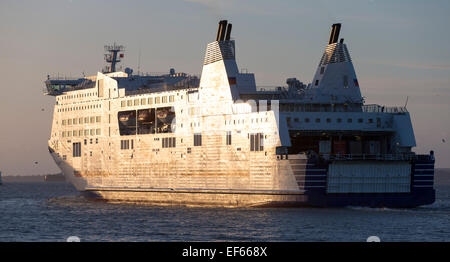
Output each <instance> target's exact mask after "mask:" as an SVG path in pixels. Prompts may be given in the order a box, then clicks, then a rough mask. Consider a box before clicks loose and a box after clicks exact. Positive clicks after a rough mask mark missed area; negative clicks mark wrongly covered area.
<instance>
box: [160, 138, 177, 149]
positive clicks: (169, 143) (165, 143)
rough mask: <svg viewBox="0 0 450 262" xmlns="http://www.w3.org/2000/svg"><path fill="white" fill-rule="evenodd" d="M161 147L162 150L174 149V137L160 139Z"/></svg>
mask: <svg viewBox="0 0 450 262" xmlns="http://www.w3.org/2000/svg"><path fill="white" fill-rule="evenodd" d="M162 147H163V148H169V147H176V139H175V137H164V138H163V139H162Z"/></svg>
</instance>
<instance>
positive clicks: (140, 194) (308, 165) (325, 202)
mask: <svg viewBox="0 0 450 262" xmlns="http://www.w3.org/2000/svg"><path fill="white" fill-rule="evenodd" d="M52 155H53V156H54V158H55V161H56V163H57V164H58V165H59V166H60V168H61V169H62V170H63V173H64V174H65V176H66V178H67V180H68V181H70V182H72V184H73V185H74V186H75V187H76V188H77V189H78V190H79V191H80V192H81V193H82V195H83V196H84V197H86V198H88V199H91V200H104V201H110V202H126V203H138V204H149V205H163V206H201V207H345V206H360V207H388V208H412V207H417V206H422V205H429V204H432V203H433V202H434V201H435V190H434V188H433V180H434V159H433V158H432V157H431V156H428V155H426V156H419V158H418V159H415V160H413V161H344V162H336V161H334V162H332V161H329V162H318V161H315V160H311V159H298V157H296V156H289V157H288V158H287V159H282V160H280V159H278V160H277V161H275V162H274V167H275V168H272V170H273V172H272V173H268V174H267V176H268V179H266V183H265V184H266V187H265V188H262V186H261V184H257V183H256V182H255V181H257V177H256V176H254V177H251V175H249V177H246V176H242V175H240V176H233V175H232V174H228V175H227V174H225V175H222V174H216V175H215V176H214V175H212V177H209V178H208V177H203V178H201V179H202V180H208V179H210V181H211V179H213V180H214V181H215V182H213V183H211V182H210V183H208V185H205V184H204V183H203V184H202V186H201V187H200V184H198V181H199V180H196V177H194V176H192V175H191V177H189V179H188V180H186V178H181V177H180V176H177V175H173V176H172V177H171V176H170V175H169V176H167V175H166V176H165V177H163V178H162V177H161V176H155V177H151V178H149V177H148V176H147V177H146V178H145V177H139V176H136V175H129V176H115V175H114V174H112V177H113V178H111V176H83V175H82V174H77V173H75V174H74V172H73V169H72V168H71V166H70V165H69V164H67V163H66V162H64V161H61V160H60V159H58V157H57V155H56V154H52ZM342 164H344V165H347V167H348V166H351V167H352V168H356V169H357V170H361V171H364V168H367V166H369V167H371V166H373V167H376V168H377V171H380V166H383V165H384V166H385V167H386V168H391V169H393V170H394V171H392V172H391V173H389V174H387V177H390V178H389V179H391V180H389V181H387V180H386V181H380V180H379V177H380V174H377V176H378V177H377V179H378V180H377V181H375V182H373V181H370V175H368V174H362V173H361V174H358V173H353V174H352V176H353V179H354V181H353V182H352V181H350V182H349V180H348V177H347V178H345V179H347V180H345V179H344V178H339V179H340V180H339V181H341V182H339V183H338V184H337V185H336V183H335V182H336V178H335V177H333V176H336V174H335V173H336V172H335V171H333V168H334V169H336V166H339V165H342ZM405 166H406V167H408V169H407V172H408V174H406V175H405V174H403V177H402V175H401V174H400V173H401V171H396V170H400V169H398V167H402V168H404V167H405ZM395 168H397V169H395ZM366 172H367V171H366ZM403 173H404V172H403ZM358 175H360V176H362V177H363V178H364V179H365V181H369V182H366V184H365V185H364V184H361V181H362V180H361V179H362V178H361V177H359V176H358ZM364 176H366V177H364ZM350 177H351V176H350ZM355 177H356V178H355ZM197 178H198V177H197ZM170 179H171V183H164V182H163V181H166V182H167V181H168V180H170ZM333 179H334V180H333ZM399 179H400V180H399ZM401 179H403V180H401ZM405 180H408V181H407V184H406V186H407V188H405V184H404V183H402V181H403V182H405ZM176 181H178V183H177V182H176ZM187 181H189V182H187ZM195 181H197V187H195V186H193V185H194V184H195ZM221 181H222V183H221ZM223 181H225V183H223ZM249 181H250V182H249ZM274 181H276V182H274ZM355 181H356V182H355ZM392 181H399V182H397V184H398V186H397V187H392ZM333 183H334V184H333ZM371 183H372V184H371ZM189 184H190V185H191V187H186V186H187V185H189ZM224 184H234V185H236V186H235V188H225V187H223V185H224ZM168 185H169V186H168ZM258 185H259V186H258ZM333 186H334V187H333ZM336 186H337V187H336ZM220 187H222V188H220ZM245 187H247V188H245ZM380 187H381V188H384V189H380ZM377 188H378V191H380V192H358V191H376V189H377ZM383 190H384V192H381V191H383ZM387 191H391V192H387ZM395 191H401V192H395Z"/></svg>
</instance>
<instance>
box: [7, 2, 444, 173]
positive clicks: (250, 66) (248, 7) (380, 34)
mask: <svg viewBox="0 0 450 262" xmlns="http://www.w3.org/2000/svg"><path fill="white" fill-rule="evenodd" d="M449 13H450V1H447V0H442V1H437V0H434V1H433V0H431V1H425V0H423V1H418V0H409V1H406V0H386V1H382V0H353V1H352V0H339V1H331V0H314V1H299V0H292V1H288V0H285V1H283V0H280V1H268V0H227V1H216V0H153V1H133V0H128V1H118V0H98V1H96V0H89V1H88V0H54V1H51V0H40V1H31V0H30V1H25V0H13V1H10V0H0V72H1V73H0V74H1V82H0V91H1V93H0V113H1V122H0V171H2V172H3V174H4V175H33V174H47V173H57V172H59V169H58V168H57V166H56V165H55V164H54V163H53V160H52V159H51V157H50V155H49V153H48V150H47V140H48V138H49V136H50V129H51V120H52V114H53V106H54V104H55V98H54V97H51V96H45V95H43V88H44V81H45V79H46V76H47V75H48V74H50V75H60V76H72V77H75V76H82V74H83V73H85V74H86V75H95V74H96V72H97V71H101V69H102V68H103V66H104V61H103V54H104V50H103V47H104V45H105V44H111V43H114V42H116V43H118V44H122V45H124V46H125V48H126V51H125V58H124V59H123V63H122V65H123V67H124V68H125V67H131V68H133V69H134V71H135V72H137V71H138V68H139V71H141V72H168V70H169V68H172V67H173V68H175V69H176V70H177V71H178V72H186V73H191V74H200V73H201V69H202V62H203V58H204V53H205V48H206V45H207V43H209V42H212V41H214V40H215V35H216V30H217V23H218V21H219V20H221V19H227V20H228V21H229V22H231V23H232V24H233V32H232V37H233V38H234V39H235V40H236V60H237V64H238V66H239V68H241V69H246V70H248V72H252V73H255V77H256V84H257V85H260V86H271V85H285V81H286V79H287V78H289V77H296V78H297V79H300V80H301V81H302V82H304V83H309V82H311V80H312V78H313V74H314V72H315V70H316V67H317V65H318V63H319V60H320V58H321V56H322V53H323V51H324V48H325V46H326V44H327V41H328V37H329V32H330V28H331V25H332V24H333V23H342V29H341V34H340V36H341V37H343V38H344V39H345V42H346V43H347V47H348V48H349V51H350V54H351V57H352V60H353V63H354V66H355V70H356V74H357V76H358V82H359V84H360V88H361V92H362V94H363V96H364V97H365V99H366V103H368V104H372V103H376V104H381V105H386V106H404V105H405V103H406V100H408V103H407V108H408V110H409V112H410V114H411V118H412V122H413V127H414V132H415V137H416V142H417V147H415V148H414V151H415V152H417V153H428V152H429V151H430V150H434V152H435V155H436V166H437V167H440V168H444V167H446V168H448V167H450V161H449V160H450V103H449V101H450V47H449V45H448V44H449V43H450V34H449V33H448V26H450V16H449V15H448V14H449ZM407 98H408V99H407Z"/></svg>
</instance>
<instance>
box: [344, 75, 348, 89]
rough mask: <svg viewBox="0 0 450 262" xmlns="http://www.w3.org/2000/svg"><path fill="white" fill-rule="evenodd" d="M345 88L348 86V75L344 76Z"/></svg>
mask: <svg viewBox="0 0 450 262" xmlns="http://www.w3.org/2000/svg"><path fill="white" fill-rule="evenodd" d="M344 88H348V76H344Z"/></svg>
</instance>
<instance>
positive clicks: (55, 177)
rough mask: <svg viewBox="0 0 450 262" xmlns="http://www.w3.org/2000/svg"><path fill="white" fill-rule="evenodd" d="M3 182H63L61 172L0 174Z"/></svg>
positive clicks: (63, 178)
mask: <svg viewBox="0 0 450 262" xmlns="http://www.w3.org/2000/svg"><path fill="white" fill-rule="evenodd" d="M2 180H3V182H4V183H5V182H65V181H66V179H65V177H64V175H63V174H62V173H58V174H47V175H31V176H2Z"/></svg>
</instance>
